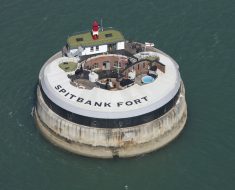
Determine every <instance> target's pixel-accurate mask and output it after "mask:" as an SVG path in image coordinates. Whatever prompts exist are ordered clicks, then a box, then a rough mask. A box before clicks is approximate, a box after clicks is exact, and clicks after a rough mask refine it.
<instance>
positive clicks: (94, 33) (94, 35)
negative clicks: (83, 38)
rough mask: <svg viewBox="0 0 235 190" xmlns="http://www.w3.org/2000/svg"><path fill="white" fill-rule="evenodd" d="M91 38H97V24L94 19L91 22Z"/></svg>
mask: <svg viewBox="0 0 235 190" xmlns="http://www.w3.org/2000/svg"><path fill="white" fill-rule="evenodd" d="M92 38H93V40H97V39H98V38H99V24H98V22H97V21H96V20H95V21H94V22H93V24H92Z"/></svg>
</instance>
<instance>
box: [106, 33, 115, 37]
mask: <svg viewBox="0 0 235 190" xmlns="http://www.w3.org/2000/svg"><path fill="white" fill-rule="evenodd" d="M112 36H113V34H112V33H109V34H105V37H106V38H110V37H112Z"/></svg>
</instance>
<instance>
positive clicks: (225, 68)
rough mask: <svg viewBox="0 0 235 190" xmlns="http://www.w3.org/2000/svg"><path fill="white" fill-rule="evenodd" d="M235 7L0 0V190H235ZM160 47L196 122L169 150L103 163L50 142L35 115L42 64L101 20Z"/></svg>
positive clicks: (206, 0) (205, 1)
mask: <svg viewBox="0 0 235 190" xmlns="http://www.w3.org/2000/svg"><path fill="white" fill-rule="evenodd" d="M234 17H235V3H234V1H232V0H230V1H229V0H224V1H222V0H178V1H170V0H164V1H163V0H148V1H139V0H135V1H134V0H125V1H123V0H119V1H108V0H99V1H93V0H90V1H85V0H70V1H59V0H58V1H55V0H50V1H49V0H41V1H36V0H14V1H7V0H0V66H1V67H0V76H1V80H0V107H1V109H0V112H1V113H0V121H1V122H0V189H3V190H21V189H22V190H32V189H34V190H37V189H40V190H44V189H45V190H46V189H56V190H63V189H69V190H72V189H76V190H77V189H79V190H94V189H95V190H99V189H100V190H101V189H102V190H104V189H112V190H122V189H124V190H126V189H129V190H142V189H145V190H151V189H164V190H168V189H190V190H194V189H195V190H197V189H200V190H202V189H206V190H208V189H209V190H210V189H211V190H216V189H218V190H221V189H226V190H227V189H234V186H235V181H234V179H235V165H234V163H235V162H234V161H235V151H234V150H235V138H234V136H235V124H234V123H235V114H234V101H235V100H234V94H235V86H234V82H235V74H234V73H235V72H234V71H235V63H234V60H235V56H234V44H235V40H234V39H235V38H234V34H235V24H234ZM101 18H103V25H104V26H105V27H108V26H113V27H115V28H118V29H120V30H121V31H122V32H123V33H124V35H125V37H126V38H127V39H130V40H136V41H140V42H153V43H155V45H156V47H157V48H160V49H161V50H163V51H165V52H166V53H168V54H169V55H171V56H172V57H173V58H174V59H175V60H176V61H177V62H178V64H179V66H180V71H181V76H182V78H183V80H184V82H185V86H186V99H187V103H188V113H189V114H188V121H187V124H186V127H185V129H184V130H183V132H182V133H181V135H180V136H179V137H178V138H177V139H176V140H175V141H173V142H172V143H170V144H169V145H168V146H166V147H164V148H162V149H161V150H159V151H156V152H153V153H151V154H147V155H143V156H139V157H135V158H132V159H113V160H98V159H90V158H84V157H80V156H76V155H73V154H70V153H68V152H65V151H63V150H61V149H58V148H56V147H54V146H53V145H52V144H50V143H49V142H47V141H46V140H45V139H44V138H43V137H42V136H41V134H40V133H39V132H38V130H37V129H36V128H35V124H34V120H33V117H32V115H31V112H32V108H33V106H34V105H35V87H36V84H37V82H38V73H39V70H40V68H41V66H42V65H43V63H44V62H45V61H46V60H47V59H48V58H49V57H50V56H51V55H52V54H54V53H55V52H57V51H59V50H60V49H61V48H62V46H63V45H64V44H65V41H66V38H67V36H68V35H69V34H72V33H73V32H76V31H82V30H86V29H89V28H90V27H91V23H92V21H93V20H94V19H97V20H98V21H100V19H101Z"/></svg>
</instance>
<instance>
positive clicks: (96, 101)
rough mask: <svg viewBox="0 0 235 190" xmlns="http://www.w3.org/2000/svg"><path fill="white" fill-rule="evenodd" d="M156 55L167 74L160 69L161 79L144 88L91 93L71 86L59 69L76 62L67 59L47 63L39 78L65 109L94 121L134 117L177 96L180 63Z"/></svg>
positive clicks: (51, 95)
mask: <svg viewBox="0 0 235 190" xmlns="http://www.w3.org/2000/svg"><path fill="white" fill-rule="evenodd" d="M155 54H157V55H158V56H159V57H160V62H161V63H163V64H164V65H165V66H166V67H165V71H166V72H165V73H162V72H161V71H159V70H158V78H157V79H156V80H155V81H154V82H153V83H150V84H145V85H142V86H139V85H138V84H135V85H133V86H131V87H129V88H126V89H124V90H118V91H109V90H104V89H100V88H96V87H95V88H93V89H91V90H88V89H79V88H77V87H74V86H72V85H71V84H70V79H69V78H68V77H67V74H68V73H65V72H64V71H63V70H62V69H60V68H59V66H58V65H59V64H60V63H62V62H65V61H69V60H68V59H74V58H67V57H60V58H57V59H55V60H53V61H52V62H47V63H45V65H44V66H43V67H42V69H41V71H40V76H39V79H40V82H41V86H42V88H43V91H44V92H45V94H46V95H47V96H48V97H49V98H50V99H51V100H52V101H53V102H54V103H55V104H57V105H58V106H60V107H62V108H63V109H65V110H68V111H70V112H73V113H76V114H79V115H83V116H88V117H94V118H106V119H114V118H116V119H117V118H128V117H134V116H138V115H142V114H145V113H148V112H151V111H154V110H156V109H158V108H160V107H162V106H163V105H165V104H166V103H167V102H169V101H170V100H171V99H172V98H173V97H174V96H175V95H176V93H177V91H178V89H179V87H180V80H181V78H180V73H179V70H178V65H177V63H176V62H175V61H174V60H173V59H172V58H170V57H169V56H168V55H166V54H164V53H162V52H158V53H155ZM140 56H141V55H140ZM62 89H63V90H62Z"/></svg>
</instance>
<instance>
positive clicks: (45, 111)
mask: <svg viewBox="0 0 235 190" xmlns="http://www.w3.org/2000/svg"><path fill="white" fill-rule="evenodd" d="M37 99H38V100H37V107H36V108H35V112H34V113H35V121H36V123H37V127H38V128H39V130H40V131H41V133H42V134H43V135H44V136H45V137H46V138H47V139H48V140H49V141H50V142H52V143H53V144H54V145H56V146H58V147H61V148H63V149H65V150H67V151H70V152H73V153H75V154H79V155H83V156H88V157H96V158H113V157H114V156H118V157H132V156H137V155H140V154H145V153H148V152H152V151H154V150H157V149H159V148H161V147H163V146H164V145H166V144H168V143H169V142H170V141H172V140H173V139H175V138H176V137H177V136H178V134H179V133H180V132H181V130H182V129H183V127H184V126H185V123H186V119H187V105H186V101H185V90H184V85H183V82H182V84H181V92H180V96H179V99H178V101H177V103H176V105H175V106H174V107H173V108H172V109H171V110H170V111H168V112H167V113H166V114H165V115H163V116H162V117H160V118H158V119H156V120H153V121H151V122H148V123H146V124H143V125H138V126H134V127H128V128H113V129H105V128H94V127H89V126H82V125H79V124H75V123H72V122H70V121H67V120H65V119H64V118H62V117H60V116H58V115H57V114H56V113H54V112H52V110H50V108H49V107H48V106H47V105H46V104H45V102H44V100H43V98H42V96H41V92H40V88H38V89H37Z"/></svg>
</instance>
